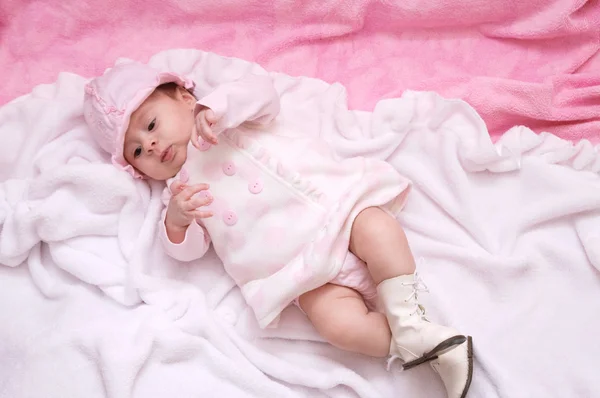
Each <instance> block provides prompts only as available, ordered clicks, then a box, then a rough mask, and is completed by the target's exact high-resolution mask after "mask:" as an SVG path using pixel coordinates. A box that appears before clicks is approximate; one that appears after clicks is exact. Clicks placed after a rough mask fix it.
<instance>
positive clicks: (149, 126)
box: [148, 118, 156, 131]
mask: <svg viewBox="0 0 600 398" xmlns="http://www.w3.org/2000/svg"><path fill="white" fill-rule="evenodd" d="M154 126H156V118H154V119H152V121H151V122H150V124H149V125H148V131H152V130H154Z"/></svg>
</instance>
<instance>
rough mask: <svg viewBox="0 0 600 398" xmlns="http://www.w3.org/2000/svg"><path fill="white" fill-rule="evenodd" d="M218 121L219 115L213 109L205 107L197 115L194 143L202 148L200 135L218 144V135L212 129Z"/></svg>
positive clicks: (211, 142)
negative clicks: (199, 139)
mask: <svg viewBox="0 0 600 398" xmlns="http://www.w3.org/2000/svg"><path fill="white" fill-rule="evenodd" d="M216 122H217V116H216V115H215V113H214V112H213V111H212V109H210V108H207V107H203V108H202V110H200V112H198V114H197V115H196V130H195V131H194V132H192V135H193V136H192V145H194V146H195V147H196V148H198V149H200V144H199V143H198V136H200V137H202V139H203V140H204V141H206V142H208V143H210V144H213V145H217V144H218V143H219V142H218V141H217V136H216V135H215V134H214V133H213V131H212V128H211V127H212V126H213V125H214V124H215V123H216Z"/></svg>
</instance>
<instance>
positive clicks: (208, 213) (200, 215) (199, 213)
mask: <svg viewBox="0 0 600 398" xmlns="http://www.w3.org/2000/svg"><path fill="white" fill-rule="evenodd" d="M212 216H213V212H212V211H199V210H198V211H195V212H194V218H195V219H196V220H201V219H203V218H210V217H212Z"/></svg>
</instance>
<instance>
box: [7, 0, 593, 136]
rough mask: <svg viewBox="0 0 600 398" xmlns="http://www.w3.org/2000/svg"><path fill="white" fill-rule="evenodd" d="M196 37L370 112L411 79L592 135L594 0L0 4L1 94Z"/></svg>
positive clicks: (502, 113)
mask: <svg viewBox="0 0 600 398" xmlns="http://www.w3.org/2000/svg"><path fill="white" fill-rule="evenodd" d="M178 47H192V48H199V49H203V50H207V51H213V52H217V53H220V54H223V55H228V56H235V57H239V58H244V59H247V60H251V61H256V62H258V63H260V64H262V65H263V66H264V67H266V68H267V69H270V70H275V71H281V72H285V73H288V74H292V75H307V76H313V77H318V78H321V79H324V80H326V81H329V82H332V81H339V82H341V83H343V84H344V85H345V86H346V87H347V88H348V90H349V95H350V105H351V106H352V107H354V108H358V109H365V110H370V109H372V107H373V105H374V103H375V102H376V101H377V100H378V99H381V98H384V97H397V96H400V94H401V93H402V92H403V91H404V90H405V89H415V90H435V91H438V92H440V93H441V94H442V95H444V96H447V97H460V98H463V99H465V100H467V101H468V102H469V103H471V104H472V105H473V106H474V107H475V108H476V109H477V111H478V112H479V113H480V114H481V115H482V116H483V118H484V119H485V120H486V122H487V124H488V127H489V130H490V131H491V133H492V134H493V135H498V134H500V133H502V132H503V131H505V130H506V129H508V128H509V127H510V126H512V125H514V124H525V125H528V126H530V127H532V128H533V129H534V130H536V131H537V132H540V131H550V132H552V133H554V134H556V135H558V136H561V137H563V138H567V139H571V140H577V139H581V138H587V139H590V140H591V141H593V142H600V55H598V52H599V47H600V1H599V0H588V1H586V0H527V1H523V0H457V1H444V0H436V1H429V2H424V1H415V0H408V1H383V0H380V1H376V0H302V1H300V0H297V1H291V0H223V1H218V2H217V1H213V0H145V1H142V0H106V1H102V2H100V1H93V0H83V1H62V2H57V1H53V0H39V1H32V0H2V1H0V71H2V80H1V82H0V104H4V103H6V102H8V101H9V100H11V99H12V98H14V97H16V96H18V95H21V94H25V93H27V92H28V91H30V90H31V89H32V88H33V86H34V85H37V84H39V83H45V82H51V81H54V80H55V79H56V77H57V74H58V72H60V71H71V72H74V73H78V74H81V75H85V76H92V75H96V74H99V73H101V72H102V71H103V70H104V68H106V67H107V66H109V65H111V64H112V62H113V61H114V60H115V59H116V58H117V57H121V56H123V57H128V58H134V59H138V60H142V61H143V60H146V59H148V57H149V56H150V55H152V54H154V53H156V52H158V51H160V50H164V49H168V48H178Z"/></svg>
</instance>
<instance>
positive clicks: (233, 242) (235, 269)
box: [161, 75, 410, 327]
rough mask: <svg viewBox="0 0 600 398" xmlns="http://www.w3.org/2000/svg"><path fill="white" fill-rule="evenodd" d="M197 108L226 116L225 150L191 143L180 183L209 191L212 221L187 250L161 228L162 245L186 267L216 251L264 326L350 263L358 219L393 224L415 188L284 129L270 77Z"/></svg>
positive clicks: (220, 93) (218, 92) (220, 90)
mask: <svg viewBox="0 0 600 398" xmlns="http://www.w3.org/2000/svg"><path fill="white" fill-rule="evenodd" d="M198 104H201V105H204V106H207V107H209V108H211V109H212V110H213V111H214V112H215V113H216V115H217V116H219V117H220V120H219V122H218V123H217V124H216V125H215V126H214V129H213V131H214V132H215V133H216V134H220V136H219V145H215V146H211V145H210V144H208V143H204V144H203V145H202V151H199V150H197V149H196V148H194V147H193V146H192V145H191V144H190V145H189V147H188V158H187V161H186V163H185V164H184V166H183V168H182V169H181V171H180V172H179V174H178V175H177V176H176V177H175V179H181V180H184V181H187V183H188V184H196V183H208V184H210V191H209V193H202V194H209V195H212V196H213V197H214V201H213V203H212V204H211V205H210V206H209V209H210V210H212V211H213V212H214V216H213V217H211V218H208V219H204V220H202V225H199V224H197V223H193V224H192V225H191V226H190V227H189V228H188V231H187V233H186V237H185V240H184V241H183V242H182V243H180V244H173V243H172V242H170V241H169V239H168V238H167V235H166V231H165V228H164V222H163V225H162V234H161V237H162V241H163V243H164V245H165V249H166V251H167V252H168V253H169V254H170V255H171V256H173V257H175V258H177V259H179V260H182V261H191V260H193V259H197V258H200V257H202V256H203V255H204V254H205V253H206V251H207V250H208V248H209V245H210V243H211V242H212V244H213V246H214V249H215V251H216V253H217V255H218V256H219V257H220V258H221V260H222V261H223V264H224V266H225V270H226V271H227V273H228V274H229V275H230V276H231V277H232V278H233V279H234V281H235V282H236V283H237V285H238V286H239V287H240V289H241V292H242V294H243V296H244V298H245V300H246V301H247V303H248V304H249V305H250V307H251V308H252V309H253V311H254V313H255V315H256V318H257V320H258V323H259V325H260V326H261V327H266V326H267V325H269V324H270V323H271V322H272V321H274V320H275V319H277V317H278V315H279V314H280V313H281V311H282V310H283V309H284V308H285V307H286V306H287V305H289V303H290V302H292V301H293V300H294V299H295V298H297V297H298V296H299V295H301V294H302V293H305V292H307V291H310V290H312V289H315V288H317V287H319V286H322V285H324V284H325V283H327V282H329V281H331V280H332V279H334V278H335V277H336V275H337V274H338V273H339V272H340V269H341V268H342V266H343V265H344V263H345V262H347V261H350V260H352V257H351V255H349V252H348V245H349V239H350V230H351V226H352V222H353V220H354V218H355V217H356V216H357V215H358V213H360V212H361V211H362V210H364V209H365V208H368V207H372V206H382V207H383V208H384V209H387V210H388V211H389V212H390V213H391V214H392V215H394V216H395V215H396V214H397V213H398V212H399V211H400V210H401V208H402V207H403V205H404V202H405V197H406V193H407V192H408V188H409V187H410V182H409V181H408V180H407V179H406V178H404V177H402V176H401V175H399V174H398V172H397V171H396V170H395V169H394V168H393V167H392V166H391V165H389V164H388V163H386V162H384V161H380V160H377V159H368V158H360V157H357V158H352V159H345V160H338V159H336V156H335V154H334V153H333V151H332V150H331V148H330V147H329V145H328V144H327V143H326V142H324V141H323V140H320V139H318V138H314V137H309V136H308V135H304V134H302V132H301V131H296V130H295V129H294V126H289V125H284V124H282V123H280V122H279V121H278V120H277V115H278V113H279V110H280V103H279V96H278V94H277V92H276V90H275V88H274V87H273V82H272V79H271V78H270V77H269V76H258V75H248V76H246V77H244V78H243V79H241V80H238V81H236V82H232V83H227V84H223V85H221V86H219V87H217V88H216V89H215V90H214V91H213V92H212V93H211V94H209V95H207V96H206V97H204V98H202V99H201V100H200V101H198ZM172 181H173V180H170V181H168V182H167V183H168V184H169V185H170V184H171V183H172ZM167 193H169V192H168V189H167ZM169 197H170V193H169V195H165V203H167V202H168V199H169ZM163 220H164V214H163Z"/></svg>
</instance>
